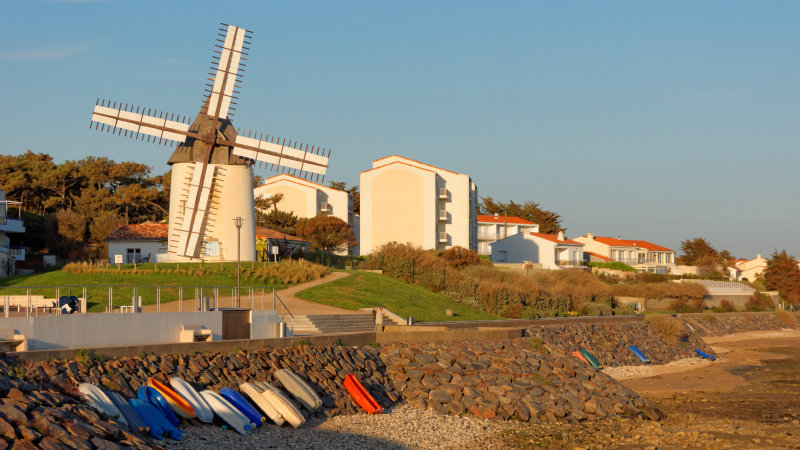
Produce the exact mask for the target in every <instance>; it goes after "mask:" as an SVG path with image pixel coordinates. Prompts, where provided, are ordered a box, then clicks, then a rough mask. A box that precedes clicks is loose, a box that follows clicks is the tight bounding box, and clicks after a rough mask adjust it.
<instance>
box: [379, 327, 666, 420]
mask: <svg viewBox="0 0 800 450" xmlns="http://www.w3.org/2000/svg"><path fill="white" fill-rule="evenodd" d="M381 359H382V360H383V361H384V363H385V364H386V366H387V369H386V370H387V372H388V373H389V374H390V375H391V377H392V379H393V385H394V387H395V389H397V390H398V391H400V393H401V395H402V397H403V399H404V400H405V401H407V402H409V403H410V404H411V405H413V406H415V407H417V408H422V409H425V408H431V409H433V410H435V411H437V412H438V413H440V414H449V415H474V416H476V417H478V418H481V419H493V420H517V421H523V422H531V423H538V422H555V421H558V420H571V421H572V420H574V421H583V420H598V419H603V418H606V417H609V416H628V417H639V416H641V417H644V418H647V419H653V420H658V419H660V418H661V417H662V414H661V412H660V411H659V410H658V409H657V408H655V407H654V406H653V405H651V404H649V403H648V402H647V401H645V400H644V399H642V398H641V397H640V396H639V395H638V394H636V393H635V392H633V391H631V390H630V389H627V388H625V387H624V386H623V385H622V384H621V383H619V382H618V381H616V380H614V379H613V378H611V377H609V376H607V375H605V374H604V373H602V372H598V371H596V370H595V369H594V368H592V367H590V366H588V365H587V364H584V363H582V362H580V361H578V360H577V359H574V358H571V357H570V358H564V357H563V356H562V355H551V354H550V353H549V352H548V351H547V349H546V348H544V347H543V346H541V345H539V344H538V343H537V342H536V341H535V340H533V339H512V340H503V341H488V342H460V343H451V344H393V345H389V346H385V347H383V348H382V349H381Z"/></svg>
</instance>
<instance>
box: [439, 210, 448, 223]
mask: <svg viewBox="0 0 800 450" xmlns="http://www.w3.org/2000/svg"><path fill="white" fill-rule="evenodd" d="M438 217H439V222H447V211H446V210H444V209H440V210H439V215H438Z"/></svg>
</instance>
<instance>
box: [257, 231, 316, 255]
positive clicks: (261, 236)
mask: <svg viewBox="0 0 800 450" xmlns="http://www.w3.org/2000/svg"><path fill="white" fill-rule="evenodd" d="M309 245H311V243H310V242H308V241H306V240H305V239H301V238H299V237H297V236H292V235H291V234H286V233H282V232H280V231H276V230H272V229H270V228H267V227H256V258H257V259H258V260H259V261H275V260H279V259H282V258H286V257H294V256H295V255H302V254H303V252H305V251H306V249H308V246H309ZM276 256H277V258H276Z"/></svg>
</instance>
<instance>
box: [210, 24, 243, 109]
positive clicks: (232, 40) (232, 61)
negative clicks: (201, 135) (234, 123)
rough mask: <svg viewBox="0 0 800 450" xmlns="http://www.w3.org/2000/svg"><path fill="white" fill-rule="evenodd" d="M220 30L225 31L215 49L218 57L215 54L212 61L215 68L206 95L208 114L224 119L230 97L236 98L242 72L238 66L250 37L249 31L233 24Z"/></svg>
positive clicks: (228, 107)
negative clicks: (217, 48) (209, 88)
mask: <svg viewBox="0 0 800 450" xmlns="http://www.w3.org/2000/svg"><path fill="white" fill-rule="evenodd" d="M220 31H224V32H225V37H224V39H220V40H219V41H220V42H221V43H222V45H221V46H220V45H218V46H217V47H219V48H220V50H218V51H216V52H217V53H219V57H217V56H215V57H214V59H215V60H214V61H213V64H214V66H215V67H212V69H215V72H214V73H213V74H212V76H213V77H214V78H213V80H212V81H213V82H212V84H211V85H210V87H211V90H210V92H209V95H208V115H209V116H212V117H215V118H218V119H225V118H227V117H228V113H229V110H230V109H232V108H231V99H234V98H236V97H235V96H234V94H237V93H238V91H236V89H235V88H237V87H239V86H238V84H237V83H239V81H240V80H238V78H239V77H241V72H243V70H242V69H241V67H240V66H243V65H244V64H242V60H246V58H244V56H247V52H246V51H245V50H246V47H245V46H244V44H246V43H248V39H250V31H248V30H245V29H244V28H240V27H235V26H233V25H228V26H227V28H222V29H220ZM220 36H221V35H220ZM217 58H219V59H217Z"/></svg>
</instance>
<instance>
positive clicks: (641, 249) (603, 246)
mask: <svg viewBox="0 0 800 450" xmlns="http://www.w3.org/2000/svg"><path fill="white" fill-rule="evenodd" d="M575 240H576V241H577V242H580V243H582V244H584V246H585V247H584V249H585V251H587V252H592V253H597V254H598V255H601V256H604V257H606V258H611V259H613V260H614V261H620V262H623V263H625V264H628V265H629V266H632V267H634V268H635V269H637V270H638V271H639V272H654V273H662V274H667V273H670V272H671V271H672V269H673V268H674V267H675V252H674V251H673V250H670V249H668V248H666V247H662V246H660V245H656V244H653V243H652V242H648V241H641V240H630V239H621V238H613V237H606V236H595V235H594V234H592V233H587V234H586V236H580V237H576V238H575Z"/></svg>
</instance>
